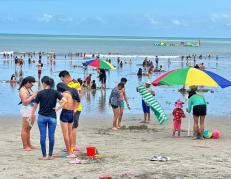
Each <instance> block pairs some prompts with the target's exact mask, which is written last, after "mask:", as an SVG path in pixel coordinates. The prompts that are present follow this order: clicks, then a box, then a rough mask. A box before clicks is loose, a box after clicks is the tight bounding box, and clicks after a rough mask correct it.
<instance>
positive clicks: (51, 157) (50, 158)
mask: <svg viewBox="0 0 231 179" xmlns="http://www.w3.org/2000/svg"><path fill="white" fill-rule="evenodd" d="M53 159H55V158H54V157H53V156H49V157H48V158H47V160H53Z"/></svg>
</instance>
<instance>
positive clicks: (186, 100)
mask: <svg viewBox="0 0 231 179" xmlns="http://www.w3.org/2000/svg"><path fill="white" fill-rule="evenodd" d="M184 87H185V86H183V88H184ZM182 95H183V94H182ZM183 97H184V98H185V104H186V105H187V104H188V98H187V97H186V95H183ZM186 114H187V113H185V115H186ZM187 119H188V134H187V135H188V137H189V136H190V122H191V121H190V116H189V117H188V116H187Z"/></svg>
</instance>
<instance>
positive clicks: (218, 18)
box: [210, 13, 231, 23]
mask: <svg viewBox="0 0 231 179" xmlns="http://www.w3.org/2000/svg"><path fill="white" fill-rule="evenodd" d="M210 20H211V21H212V22H214V23H216V22H221V21H227V20H228V21H229V20H231V16H230V15H229V14H224V13H220V14H212V15H211V16H210Z"/></svg>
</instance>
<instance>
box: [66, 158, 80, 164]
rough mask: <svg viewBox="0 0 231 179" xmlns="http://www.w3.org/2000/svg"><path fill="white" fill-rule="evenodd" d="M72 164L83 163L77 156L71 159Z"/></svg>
mask: <svg viewBox="0 0 231 179" xmlns="http://www.w3.org/2000/svg"><path fill="white" fill-rule="evenodd" d="M69 163H70V164H81V163H82V162H81V160H79V159H78V158H75V159H74V160H71V161H69Z"/></svg>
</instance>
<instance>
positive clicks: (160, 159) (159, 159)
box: [150, 156, 170, 162]
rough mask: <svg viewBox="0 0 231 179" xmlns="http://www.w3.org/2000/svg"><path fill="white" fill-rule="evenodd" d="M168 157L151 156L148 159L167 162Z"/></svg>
mask: <svg viewBox="0 0 231 179" xmlns="http://www.w3.org/2000/svg"><path fill="white" fill-rule="evenodd" d="M169 160H170V158H169V157H165V156H153V157H152V158H151V159H150V161H159V162H167V161H169Z"/></svg>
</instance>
